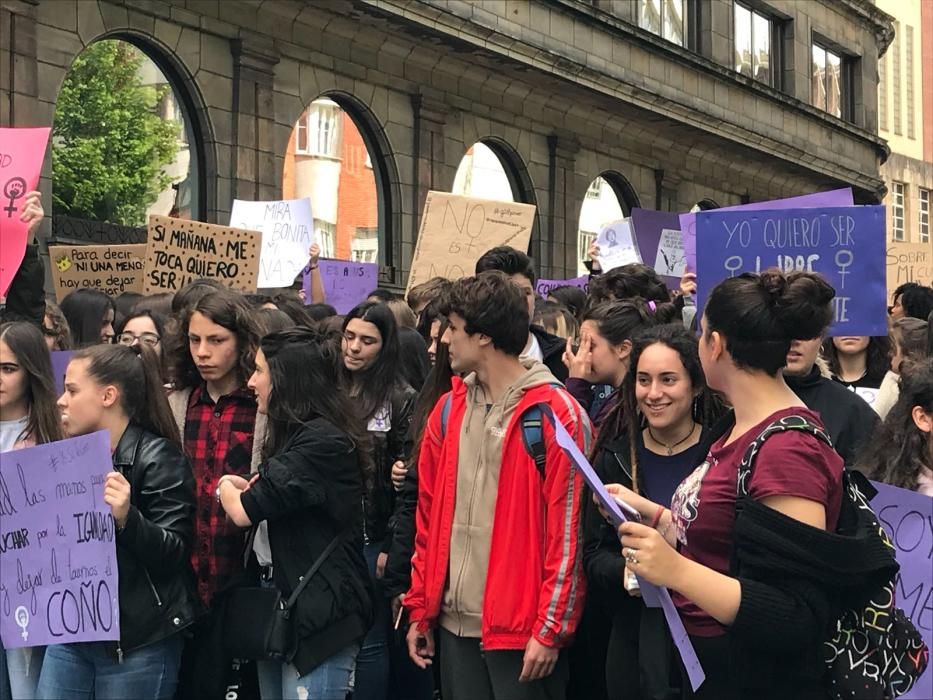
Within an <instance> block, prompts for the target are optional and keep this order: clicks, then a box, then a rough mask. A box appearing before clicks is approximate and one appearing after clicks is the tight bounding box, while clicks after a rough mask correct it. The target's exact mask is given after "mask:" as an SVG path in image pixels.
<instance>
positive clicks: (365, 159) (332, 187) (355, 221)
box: [282, 92, 398, 266]
mask: <svg viewBox="0 0 933 700" xmlns="http://www.w3.org/2000/svg"><path fill="white" fill-rule="evenodd" d="M386 153H388V144H387V141H386V139H385V135H384V134H383V132H382V129H381V127H380V126H379V125H378V123H377V121H376V119H375V117H374V116H373V115H372V113H371V112H370V111H369V109H368V108H366V106H365V105H363V104H362V103H361V102H360V101H359V100H357V99H356V98H354V97H353V96H352V95H348V94H345V93H338V92H327V93H324V94H323V95H321V96H320V97H318V98H317V99H315V100H313V101H312V102H311V103H310V104H309V105H308V106H307V108H306V109H305V110H304V112H302V113H301V115H299V117H298V119H297V121H296V122H295V126H294V128H293V129H292V135H291V138H290V139H289V142H288V147H287V150H286V153H285V163H284V167H283V176H282V196H283V198H285V199H292V198H296V197H297V198H300V197H309V198H310V199H311V211H312V213H313V215H314V227H315V232H316V234H317V236H316V237H317V240H318V242H319V243H320V245H321V249H322V250H321V254H322V256H323V257H329V258H338V259H344V260H357V261H361V262H374V263H376V262H377V263H381V264H382V265H385V266H392V265H393V263H394V260H395V259H396V251H395V241H394V237H393V235H392V234H393V231H395V230H396V228H397V226H395V225H394V224H395V215H396V214H395V212H394V211H393V208H392V206H391V201H392V197H391V185H392V183H397V182H398V175H397V173H396V172H395V170H394V168H393V165H392V161H391V160H390V159H388V158H387V157H386V156H385V154H386Z"/></svg>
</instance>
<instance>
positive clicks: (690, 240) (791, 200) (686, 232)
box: [679, 187, 855, 272]
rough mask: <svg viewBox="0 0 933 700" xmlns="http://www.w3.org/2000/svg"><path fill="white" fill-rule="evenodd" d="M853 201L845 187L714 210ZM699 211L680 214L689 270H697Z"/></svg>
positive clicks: (844, 204) (840, 204)
mask: <svg viewBox="0 0 933 700" xmlns="http://www.w3.org/2000/svg"><path fill="white" fill-rule="evenodd" d="M854 203H855V200H853V199H852V189H851V188H850V187H846V188H845V189H841V190H830V191H829V192H815V193H813V194H804V195H800V196H799V197H788V198H787V199H774V200H771V201H770V202H755V203H753V204H739V205H737V206H734V207H723V208H722V209H715V210H714V211H758V210H761V209H812V208H814V207H849V206H852V205H853V204H854ZM699 213H700V212H691V213H688V214H681V215H680V217H679V218H680V231H681V234H682V235H683V240H684V254H685V255H686V256H687V269H688V270H690V271H691V272H696V270H697V235H696V216H697V214H699Z"/></svg>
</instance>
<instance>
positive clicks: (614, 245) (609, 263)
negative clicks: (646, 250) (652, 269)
mask: <svg viewBox="0 0 933 700" xmlns="http://www.w3.org/2000/svg"><path fill="white" fill-rule="evenodd" d="M596 245H597V246H599V265H600V267H602V269H603V272H609V270H614V269H615V268H617V267H622V266H623V265H628V264H630V263H640V262H641V253H639V252H638V244H637V243H636V242H635V237H634V236H633V235H632V225H631V221H630V220H629V219H620V220H619V221H613V222H612V223H609V224H606V225H605V226H603V228H602V230H601V231H600V232H599V236H597V238H596Z"/></svg>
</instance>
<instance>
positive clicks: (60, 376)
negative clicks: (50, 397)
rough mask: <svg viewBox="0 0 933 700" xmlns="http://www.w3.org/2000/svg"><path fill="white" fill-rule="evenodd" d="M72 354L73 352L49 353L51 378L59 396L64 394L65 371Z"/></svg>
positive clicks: (58, 351)
mask: <svg viewBox="0 0 933 700" xmlns="http://www.w3.org/2000/svg"><path fill="white" fill-rule="evenodd" d="M74 354H75V351H74V350H53V351H52V352H50V353H49V355H50V356H51V358H52V378H53V379H54V380H55V390H56V391H58V395H59V396H61V395H62V394H64V393H65V370H66V369H68V363H69V362H71V358H72V356H73V355H74Z"/></svg>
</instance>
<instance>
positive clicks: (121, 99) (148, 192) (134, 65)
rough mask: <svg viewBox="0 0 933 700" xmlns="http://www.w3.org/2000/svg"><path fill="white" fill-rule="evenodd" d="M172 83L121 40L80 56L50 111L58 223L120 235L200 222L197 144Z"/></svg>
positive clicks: (163, 69)
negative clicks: (159, 221)
mask: <svg viewBox="0 0 933 700" xmlns="http://www.w3.org/2000/svg"><path fill="white" fill-rule="evenodd" d="M177 82H178V81H177V78H176V76H175V75H174V74H173V72H172V70H171V68H170V67H169V66H168V64H167V62H166V61H164V60H160V57H159V56H158V55H157V54H156V53H153V54H151V55H150V54H149V53H148V52H147V51H146V50H144V49H143V48H141V47H140V46H137V45H136V44H134V43H130V42H129V41H125V40H123V39H103V40H101V41H96V42H94V43H93V44H91V45H90V46H88V47H87V48H86V49H85V50H84V51H82V52H81V54H80V55H79V56H78V57H77V58H76V59H75V61H74V63H73V64H72V66H71V69H70V70H69V72H68V74H67V75H66V76H65V80H64V82H63V84H62V88H61V91H60V93H59V95H58V99H57V101H56V105H55V123H54V127H53V131H52V174H53V202H54V207H55V209H54V213H55V215H56V216H62V215H64V216H65V217H68V218H69V219H81V220H91V221H97V222H108V223H111V224H118V225H121V226H126V227H143V226H145V225H146V221H147V219H148V216H149V215H150V214H161V215H169V216H176V217H180V218H186V219H188V218H190V219H197V218H198V217H200V216H201V214H202V212H201V199H202V196H201V187H200V163H199V158H198V153H199V143H200V140H199V138H198V135H197V134H196V133H195V131H194V129H195V126H194V121H193V119H192V118H191V103H190V101H189V100H187V99H186V95H185V94H184V93H183V92H182V91H180V90H179V89H178V88H177V86H176V83H177ZM56 228H57V227H56V225H55V222H54V220H53V234H54V235H55V237H56V238H62V237H68V236H67V234H66V235H65V236H59V235H58V234H57V233H55V231H56ZM59 228H60V227H59ZM97 242H126V241H117V240H114V241H97Z"/></svg>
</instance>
